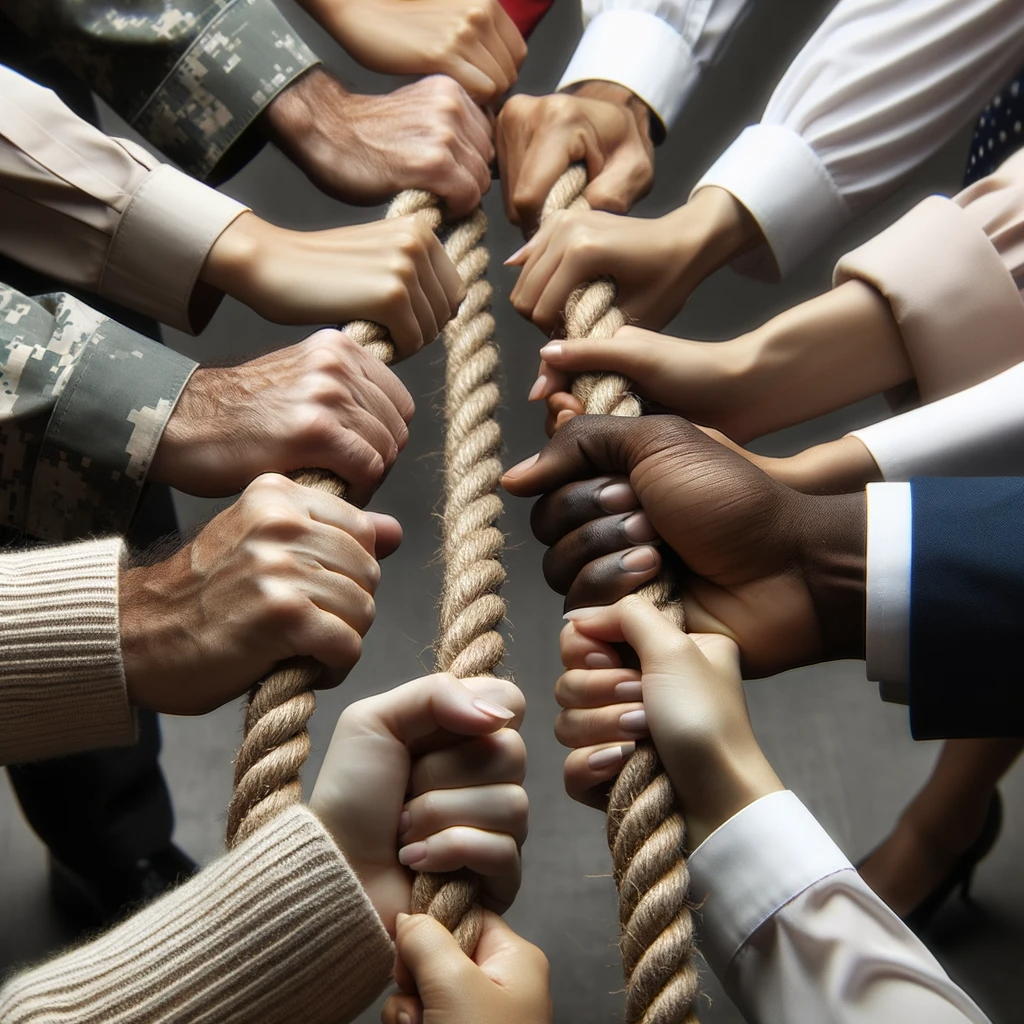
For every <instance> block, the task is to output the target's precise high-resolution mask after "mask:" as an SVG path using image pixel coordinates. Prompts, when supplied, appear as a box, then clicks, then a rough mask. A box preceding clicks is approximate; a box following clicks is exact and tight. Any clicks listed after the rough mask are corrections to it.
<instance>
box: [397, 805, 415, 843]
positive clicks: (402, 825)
mask: <svg viewBox="0 0 1024 1024" xmlns="http://www.w3.org/2000/svg"><path fill="white" fill-rule="evenodd" d="M411 822H412V815H411V814H410V813H409V812H408V811H402V813H401V814H400V815H399V816H398V835H399V836H400V837H401V836H404V835H405V833H406V832H408V831H409V825H410V824H411Z"/></svg>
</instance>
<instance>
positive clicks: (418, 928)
mask: <svg viewBox="0 0 1024 1024" xmlns="http://www.w3.org/2000/svg"><path fill="white" fill-rule="evenodd" d="M395 949H396V951H397V963H396V966H395V979H396V981H398V983H399V985H400V986H401V987H402V988H403V989H405V990H406V991H408V990H409V988H410V987H414V988H415V990H416V992H418V993H419V997H420V1001H421V1002H422V1003H423V1007H424V1009H425V1010H431V1009H436V1008H437V1007H438V1004H439V1003H442V1002H443V1001H444V999H445V996H446V995H447V993H448V992H450V991H451V990H452V988H453V987H455V986H458V987H460V988H461V987H462V986H461V985H460V982H459V979H460V978H464V976H465V972H466V971H467V970H468V969H472V970H475V969H476V965H475V964H474V963H473V961H472V960H470V959H469V957H468V956H466V954H465V953H463V952H462V950H461V949H460V948H459V944H458V942H457V941H456V940H455V937H454V936H453V935H452V934H451V932H449V931H448V929H447V928H445V926H444V925H443V924H441V923H440V922H439V921H435V920H434V919H433V918H432V917H428V916H427V915H426V914H409V915H406V914H399V915H398V924H397V927H396V929H395ZM410 983H411V986H410Z"/></svg>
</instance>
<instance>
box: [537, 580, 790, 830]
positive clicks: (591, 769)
mask: <svg viewBox="0 0 1024 1024" xmlns="http://www.w3.org/2000/svg"><path fill="white" fill-rule="evenodd" d="M569 615H570V618H571V621H570V623H569V624H568V625H567V626H566V627H565V628H564V629H563V630H562V641H561V646H562V664H563V665H564V666H565V668H566V671H565V673H563V675H562V677H561V678H560V679H559V680H558V684H557V685H556V687H555V699H556V700H557V701H558V703H559V705H560V706H561V707H562V709H563V710H562V711H561V712H560V713H559V715H558V718H557V720H556V721H555V736H556V737H557V739H558V742H559V743H561V744H563V745H564V746H566V747H571V748H573V752H572V753H571V754H570V755H569V756H568V757H567V758H566V760H565V789H566V792H567V793H568V794H569V796H571V797H572V798H573V799H574V800H578V801H580V802H581V803H585V804H590V805H591V806H593V807H599V808H601V809H604V807H605V806H606V804H607V793H608V785H609V783H610V782H611V780H612V779H613V778H614V776H615V775H616V774H617V772H618V771H619V769H620V768H621V767H622V763H623V761H624V760H625V759H626V758H627V757H628V756H629V755H630V754H631V753H632V752H633V749H634V747H635V746H636V741H637V740H639V739H645V738H646V737H648V736H650V737H651V738H652V739H653V741H654V746H655V748H656V749H657V751H658V754H659V756H660V757H661V761H662V764H664V766H665V770H666V771H667V772H668V775H669V778H670V779H671V780H672V785H673V786H674V787H675V791H676V797H677V798H678V800H679V806H680V810H681V811H682V812H683V816H684V818H685V819H686V826H687V845H688V846H689V847H690V848H691V849H694V848H696V847H697V846H699V845H700V844H701V843H702V842H703V841H704V840H705V839H706V838H707V837H708V836H709V835H711V833H712V832H714V830H715V829H716V828H718V827H719V825H723V824H724V823H725V822H726V821H728V820H729V819H730V818H731V817H732V816H733V815H734V814H736V813H738V812H739V811H741V810H742V809H743V808H744V807H746V806H747V804H750V803H753V801H754V800H757V799H759V798H760V797H762V796H766V795H767V794H768V793H773V792H775V791H776V790H779V789H782V788H783V786H782V784H781V783H780V782H779V780H778V777H777V776H776V774H775V772H774V771H773V770H772V767H771V765H770V764H769V763H768V761H767V759H766V758H765V756H764V754H763V753H762V752H761V748H760V747H759V746H758V744H757V740H756V739H755V738H754V731H753V729H752V728H751V725H750V717H749V715H748V713H747V701H746V697H745V696H744V694H743V682H742V679H741V677H740V665H739V651H738V650H737V649H736V644H735V643H733V641H732V640H729V639H727V638H726V637H724V636H719V635H717V634H714V633H691V634H690V635H689V636H687V634H685V633H682V632H680V631H679V629H677V628H676V626H675V624H674V623H673V622H672V621H671V620H670V619H669V618H668V617H667V616H665V615H663V614H662V613H661V612H659V611H658V610H657V609H656V608H655V607H654V605H652V604H651V603H650V602H649V601H645V600H644V599H643V598H641V597H636V596H633V597H626V598H624V599H623V600H621V601H619V602H618V603H617V604H613V605H611V606H610V607H608V608H601V609H594V608H586V609H583V608H581V609H578V610H577V611H575V612H570V613H569ZM621 643H627V644H629V646H630V647H632V648H633V650H634V651H635V652H636V654H637V656H638V657H639V659H640V670H639V671H637V670H635V669H630V668H623V667H622V661H621V659H620V658H619V654H618V652H617V650H616V648H615V647H614V646H613V645H614V644H621ZM595 663H596V664H600V665H606V666H608V667H605V668H596V667H593V666H594V664H595Z"/></svg>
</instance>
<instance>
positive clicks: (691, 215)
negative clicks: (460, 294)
mask: <svg viewBox="0 0 1024 1024" xmlns="http://www.w3.org/2000/svg"><path fill="white" fill-rule="evenodd" d="M759 232H760V229H759V228H758V226H757V222H756V221H755V220H754V218H753V217H751V216H750V214H749V213H747V211H746V209H745V208H744V207H743V206H741V205H740V203H739V202H738V201H737V200H736V199H734V198H733V196H732V195H731V194H730V193H728V192H726V191H725V190H724V189H720V188H704V189H701V190H700V191H699V192H698V193H697V194H696V195H695V196H694V197H693V199H691V200H690V202H688V203H687V204H686V205H685V206H681V207H680V208H679V209H678V210H674V211H673V212H672V213H669V214H666V215H665V216H664V217H656V218H654V219H651V220H645V219H643V218H640V217H617V216H613V215H612V214H608V213H599V212H596V211H590V212H585V211H569V210H562V211H559V212H558V213H556V214H554V215H553V216H551V217H549V218H548V219H547V221H546V222H545V223H544V224H542V225H541V226H540V228H539V230H538V231H537V233H536V234H535V235H534V236H533V238H531V239H530V241H529V242H527V243H526V245H524V246H523V247H522V248H521V249H520V250H519V251H518V252H516V253H513V255H512V256H511V257H509V259H507V260H506V261H505V263H506V265H511V266H521V267H522V268H523V270H522V273H521V274H520V275H519V280H518V281H517V282H516V286H515V288H513V289H512V295H511V300H512V305H513V306H515V308H516V309H517V310H518V311H519V312H520V313H521V314H522V315H523V316H524V317H526V318H527V319H528V320H532V321H533V322H534V323H535V324H536V325H537V326H538V327H540V328H541V330H543V331H545V332H546V333H548V334H551V333H552V332H554V331H556V330H559V329H560V327H561V326H562V312H563V310H564V309H565V304H566V301H567V300H568V298H569V295H570V294H571V293H572V291H573V289H575V288H576V287H577V286H579V285H581V284H583V283H584V282H586V281H591V280H593V279H594V278H597V277H612V278H614V279H615V283H616V285H617V286H618V297H617V299H616V303H617V305H618V306H619V307H620V308H621V309H622V310H623V311H624V312H625V314H626V316H627V317H629V319H630V320H634V321H636V322H638V323H640V324H642V325H643V326H645V327H653V328H658V329H660V328H662V327H664V326H665V324H667V323H668V322H669V320H671V319H672V317H674V316H675V315H676V313H678V312H679V310H681V309H682V308H683V303H685V302H686V300H687V299H688V298H689V296H690V293H691V292H692V291H693V290H694V288H696V287H697V285H698V284H700V282H701V281H703V280H704V278H706V277H708V276H709V275H710V274H711V273H712V272H714V271H715V270H717V269H718V268H719V267H721V266H723V265H724V264H725V263H727V262H728V261H729V260H730V259H731V258H732V257H733V256H735V255H736V254H737V253H739V252H741V251H743V250H744V249H746V248H749V247H750V246H751V245H752V244H754V242H755V241H756V238H757V236H758V234H759Z"/></svg>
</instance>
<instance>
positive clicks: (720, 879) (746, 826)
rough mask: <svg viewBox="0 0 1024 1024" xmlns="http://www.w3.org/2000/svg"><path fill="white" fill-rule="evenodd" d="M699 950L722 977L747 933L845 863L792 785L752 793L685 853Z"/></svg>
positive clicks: (847, 866)
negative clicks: (757, 797) (697, 906)
mask: <svg viewBox="0 0 1024 1024" xmlns="http://www.w3.org/2000/svg"><path fill="white" fill-rule="evenodd" d="M689 866H690V892H691V895H692V897H693V900H694V902H696V903H697V904H701V901H702V900H703V901H704V902H703V904H702V905H701V909H700V911H699V912H698V913H699V916H700V922H701V924H700V929H701V936H702V938H703V943H702V945H701V950H702V952H703V953H704V956H705V957H706V959H707V961H708V964H709V965H710V967H711V969H712V970H713V971H714V972H715V974H716V975H718V977H722V975H723V973H724V972H725V970H726V969H727V968H728V966H729V964H730V963H731V962H732V959H733V957H735V956H736V954H737V953H738V952H739V950H740V948H741V947H742V946H743V945H744V944H745V943H746V942H747V940H748V939H749V938H750V936H751V935H753V934H754V932H756V931H757V929H758V928H760V927H761V925H762V924H764V922H765V921H767V920H768V919H769V918H770V917H772V916H773V915H775V914H776V913H778V911H779V910H780V909H781V908H782V907H784V906H785V905H786V904H787V903H789V902H790V900H793V899H795V898H796V897H797V896H799V895H800V893H802V892H804V890H806V889H807V888H808V887H809V886H811V885H814V883H815V882H817V881H820V880H821V879H822V878H826V877H827V876H829V875H833V874H835V873H836V872H838V871H852V870H853V867H852V865H851V864H850V862H849V860H848V859H847V857H846V855H845V854H844V853H843V851H842V850H840V849H839V847H838V846H836V844H835V843H834V842H833V841H832V839H831V838H830V837H829V835H828V833H827V832H826V831H825V830H824V829H823V828H822V827H821V825H819V824H818V822H817V820H816V819H815V817H814V815H813V814H811V812H810V811H809V810H807V808H806V807H804V805H803V804H802V803H801V802H800V800H799V798H798V797H797V796H796V794H795V793H792V792H790V791H789V790H782V791H780V792H778V793H770V794H769V795H768V796H764V797H761V799H760V800H755V801H754V803H752V804H749V805H748V806H746V807H744V808H743V810H742V811H740V812H739V813H738V814H735V815H733V816H732V817H731V818H730V819H729V820H728V821H727V822H726V823H725V824H724V825H721V826H720V827H719V828H717V829H716V830H715V831H714V832H712V833H711V835H710V836H708V838H707V839H705V840H704V842H703V843H701V845H700V846H698V847H697V849H696V850H694V851H693V853H692V854H691V855H690V860H689Z"/></svg>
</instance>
